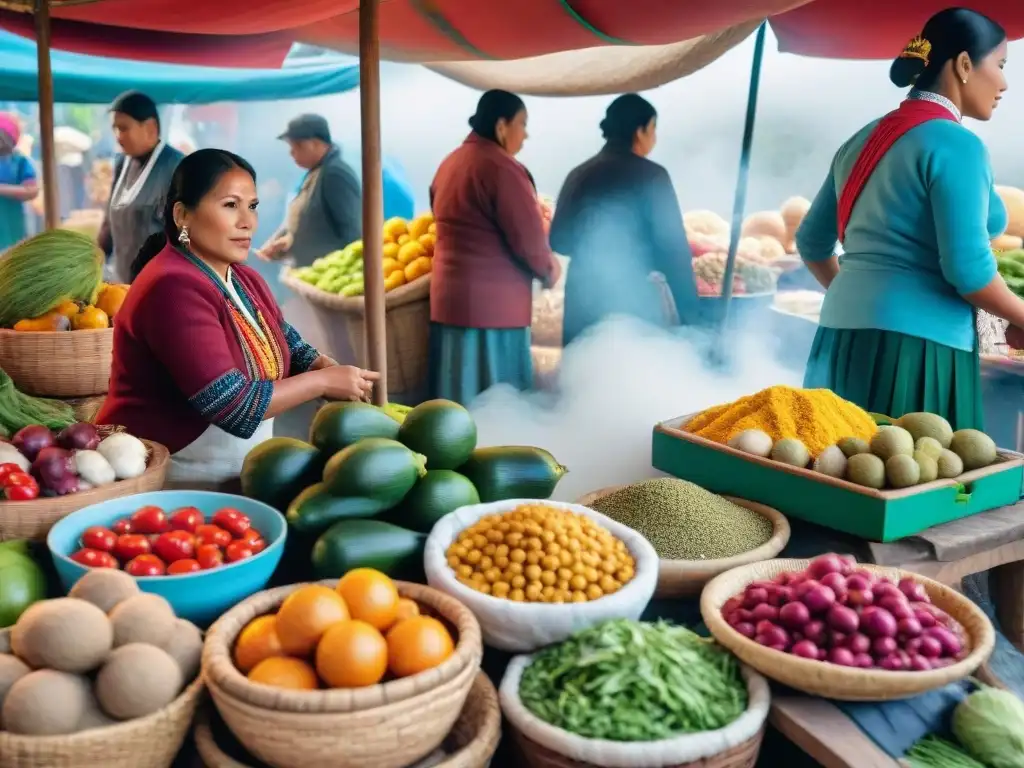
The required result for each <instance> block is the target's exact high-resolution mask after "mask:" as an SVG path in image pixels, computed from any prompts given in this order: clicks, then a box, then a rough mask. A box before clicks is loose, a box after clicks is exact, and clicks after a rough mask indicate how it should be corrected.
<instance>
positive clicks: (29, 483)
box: [4, 469, 39, 491]
mask: <svg viewBox="0 0 1024 768" xmlns="http://www.w3.org/2000/svg"><path fill="white" fill-rule="evenodd" d="M11 486H19V487H26V488H35V489H36V490H37V491H38V490H39V483H37V482H36V479H35V478H34V477H32V475H30V474H29V473H28V472H22V471H21V470H20V469H19V470H18V471H17V472H11V473H10V474H8V475H7V478H6V479H5V480H4V487H5V488H10V487H11Z"/></svg>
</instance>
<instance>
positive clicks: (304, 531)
mask: <svg viewBox="0 0 1024 768" xmlns="http://www.w3.org/2000/svg"><path fill="white" fill-rule="evenodd" d="M476 438H477V435H476V424H475V423H474V421H473V418H472V416H470V414H469V412H468V411H467V410H466V409H465V408H463V407H462V406H461V405H459V404H458V403H454V402H451V401H449V400H430V401H427V402H425V403H422V404H421V405H418V406H417V407H415V408H413V409H412V410H411V411H409V412H408V413H407V414H405V417H404V419H403V420H402V422H401V423H399V422H398V420H397V419H395V418H393V417H392V416H390V415H388V414H387V413H385V412H384V411H382V410H381V409H378V408H375V407H374V406H372V405H368V404H366V403H331V404H329V405H326V406H324V407H323V408H321V409H320V411H319V412H318V413H317V415H316V417H315V418H314V419H313V423H312V426H311V427H310V442H309V443H304V442H302V441H301V440H294V439H291V438H273V439H271V440H268V441H266V442H264V443H261V444H260V445H258V446H257V447H256V448H254V449H253V450H252V451H251V452H250V453H249V455H248V456H247V457H246V460H245V463H244V466H243V468H242V474H241V480H242V491H243V493H244V494H245V495H247V496H249V497H251V498H254V499H258V500H260V501H264V502H266V503H268V504H270V505H271V506H274V507H276V508H277V509H280V510H286V511H287V518H288V523H289V526H290V527H291V528H292V529H293V530H294V531H296V532H297V533H299V534H300V535H303V536H319V538H318V539H317V541H316V544H315V545H314V546H313V548H312V564H313V571H314V573H315V574H316V575H317V576H318V577H320V578H338V577H339V576H341V575H342V574H344V573H346V572H347V571H349V570H351V569H353V568H357V567H361V566H366V567H372V568H377V569H379V570H381V571H384V572H386V573H388V574H389V575H392V576H395V575H405V574H408V575H417V574H418V573H419V570H420V569H421V568H422V555H423V546H424V543H425V540H426V534H427V533H429V532H430V530H431V529H432V528H433V526H434V524H435V523H436V522H437V521H438V520H439V519H441V518H442V517H444V516H445V515H447V514H448V513H449V512H452V511H453V510H455V509H457V508H459V507H462V506H466V505H469V504H476V503H479V502H481V501H485V502H486V501H496V500H501V499H509V498H540V499H543V498H548V497H550V495H551V494H552V492H553V491H554V489H555V486H556V485H557V484H558V481H559V480H560V479H561V477H562V475H563V474H564V473H565V471H566V470H565V468H564V467H562V466H561V465H559V464H558V462H557V461H555V459H554V457H553V456H551V454H550V453H548V452H547V451H545V450H543V449H541V448H533V447H526V446H499V447H491V448H477V447H476Z"/></svg>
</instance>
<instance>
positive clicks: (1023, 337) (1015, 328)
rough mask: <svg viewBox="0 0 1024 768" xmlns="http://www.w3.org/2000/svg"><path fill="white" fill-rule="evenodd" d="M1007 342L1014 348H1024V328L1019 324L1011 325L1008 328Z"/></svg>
mask: <svg viewBox="0 0 1024 768" xmlns="http://www.w3.org/2000/svg"><path fill="white" fill-rule="evenodd" d="M1006 343H1007V344H1009V345H1010V347H1011V348H1012V349H1024V328H1021V327H1020V326H1019V325H1011V326H1010V327H1008V328H1007V329H1006Z"/></svg>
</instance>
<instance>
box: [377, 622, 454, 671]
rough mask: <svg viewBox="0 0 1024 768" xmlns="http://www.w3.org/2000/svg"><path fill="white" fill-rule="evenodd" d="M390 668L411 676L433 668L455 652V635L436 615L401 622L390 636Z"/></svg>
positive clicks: (388, 637) (392, 630)
mask: <svg viewBox="0 0 1024 768" xmlns="http://www.w3.org/2000/svg"><path fill="white" fill-rule="evenodd" d="M387 643H388V669H390V670H391V674H393V675H394V676H395V677H408V676H409V675H415V674H416V673H417V672H423V671H424V670H427V669H433V668H434V667H436V666H437V665H438V664H440V663H441V662H442V661H444V660H445V659H447V658H448V657H449V656H451V655H452V653H453V652H454V651H455V647H454V644H453V643H452V636H451V635H450V634H448V630H447V629H445V626H444V624H442V623H441V622H440V621H438V620H437V619H435V618H433V617H432V616H413V617H412V618H409V619H405V620H403V621H400V622H398V623H397V624H395V626H393V627H392V628H391V629H390V630H389V631H388V635H387Z"/></svg>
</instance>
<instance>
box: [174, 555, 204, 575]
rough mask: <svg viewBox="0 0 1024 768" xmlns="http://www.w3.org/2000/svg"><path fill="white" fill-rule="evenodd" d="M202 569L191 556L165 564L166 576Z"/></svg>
mask: <svg viewBox="0 0 1024 768" xmlns="http://www.w3.org/2000/svg"><path fill="white" fill-rule="evenodd" d="M200 570H202V566H201V565H199V563H198V562H197V561H195V560H193V559H192V558H186V559H185V560H175V561H174V562H173V563H171V564H170V565H168V566H167V575H168V576H177V575H179V574H182V573H195V572H196V571H200Z"/></svg>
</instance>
